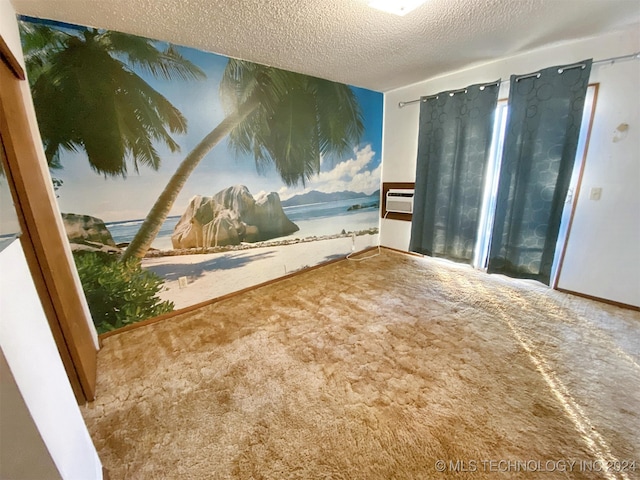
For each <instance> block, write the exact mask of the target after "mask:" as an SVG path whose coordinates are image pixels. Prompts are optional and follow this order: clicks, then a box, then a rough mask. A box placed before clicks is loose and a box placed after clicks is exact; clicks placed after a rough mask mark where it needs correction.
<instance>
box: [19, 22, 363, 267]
mask: <svg viewBox="0 0 640 480" xmlns="http://www.w3.org/2000/svg"><path fill="white" fill-rule="evenodd" d="M21 27H22V36H23V45H24V49H25V59H26V62H27V69H28V73H29V78H30V82H31V87H32V94H33V97H34V103H35V107H36V111H37V112H38V121H39V125H40V130H41V134H42V138H43V142H44V146H45V151H46V153H47V158H48V160H49V164H50V166H51V167H54V168H55V167H58V166H60V163H59V154H60V152H61V150H70V151H78V150H81V149H83V150H85V151H86V153H87V155H88V160H89V164H90V165H91V167H92V168H93V169H94V170H95V171H96V172H98V173H100V174H104V175H106V176H125V175H126V174H127V159H130V160H131V161H132V163H133V167H134V169H135V171H138V167H139V165H140V164H141V165H145V166H149V167H151V168H153V169H155V170H157V169H158V167H159V165H160V158H159V156H158V153H157V151H156V150H155V148H154V146H153V145H154V142H156V141H160V142H163V143H165V144H166V145H167V146H168V147H169V149H170V150H171V151H177V150H178V149H179V146H178V145H177V143H176V142H175V141H174V140H173V139H172V138H171V136H170V134H171V133H183V132H184V131H185V129H186V119H184V118H183V116H182V114H181V113H180V112H179V111H178V110H177V109H176V108H175V107H174V106H173V105H171V103H170V102H169V101H168V100H166V99H165V98H164V97H163V96H162V95H160V94H159V93H158V92H156V91H155V90H154V89H153V88H151V87H150V86H149V85H148V84H147V83H146V82H145V81H144V80H143V79H142V78H140V77H139V76H138V75H136V74H135V72H134V69H135V68H140V69H143V70H146V71H148V72H150V73H152V74H154V75H161V76H163V77H165V78H173V76H174V75H177V76H178V77H180V78H182V79H197V78H202V77H203V76H204V74H203V73H202V71H201V70H200V69H199V68H198V67H196V66H195V65H193V64H191V63H190V62H188V61H187V60H185V59H184V58H183V57H181V56H180V55H179V53H178V52H177V51H176V50H175V48H173V47H169V48H167V49H166V50H165V51H160V50H158V49H157V48H156V47H155V46H154V45H153V43H152V42H151V41H150V40H147V39H143V38H140V37H134V36H130V35H126V34H122V33H117V32H110V31H106V32H105V31H100V30H95V29H84V30H82V31H81V32H80V33H76V34H71V33H65V32H61V31H59V30H57V29H53V28H50V27H48V26H44V25H39V24H31V23H29V22H21ZM220 97H221V100H222V104H223V106H224V108H225V113H226V117H225V118H224V119H223V120H222V122H221V123H220V124H218V125H217V126H215V128H214V129H213V130H212V131H211V132H210V133H209V134H207V135H206V136H205V137H204V138H203V139H202V140H201V141H200V143H198V144H197V145H196V146H195V148H194V149H193V150H192V151H191V152H190V153H189V154H188V155H187V156H186V157H185V159H184V160H183V161H182V163H181V164H180V165H179V167H178V169H177V170H176V172H175V173H174V174H173V176H172V177H171V179H170V180H169V182H168V184H167V186H166V187H165V189H164V191H163V192H162V193H161V194H160V196H159V197H158V199H157V200H156V202H155V204H154V205H153V207H152V208H151V210H150V211H149V213H148V215H147V217H146V219H145V221H144V222H143V224H142V226H141V227H140V229H139V231H138V233H137V234H136V235H135V237H134V239H133V240H132V242H131V243H130V245H129V247H128V248H127V249H126V250H125V252H124V254H123V255H122V257H121V259H122V261H127V260H128V259H131V258H142V257H144V255H145V254H146V252H147V251H148V249H149V248H150V246H151V243H152V242H153V240H154V239H155V238H156V236H157V235H158V232H159V231H160V228H161V226H162V224H163V222H164V221H165V220H166V218H167V216H168V214H169V211H170V210H171V208H172V206H173V204H174V202H175V200H176V198H177V197H178V194H179V193H180V191H181V190H182V188H183V187H184V185H185V183H186V182H187V180H188V178H189V176H190V175H191V173H192V172H193V171H194V169H195V168H196V167H197V165H198V164H199V163H200V161H201V160H202V159H203V158H204V157H205V156H206V155H207V154H208V153H209V152H210V151H211V150H212V149H213V148H214V147H215V146H216V145H217V144H218V143H219V142H220V141H221V140H223V139H224V138H225V137H227V136H228V137H229V145H230V147H231V148H232V149H234V150H235V151H236V152H239V153H243V154H249V155H251V156H252V157H253V159H254V160H255V164H256V168H257V169H258V171H261V170H263V169H265V168H266V167H267V166H268V165H274V166H275V169H276V171H277V172H278V174H279V175H280V177H281V178H282V180H283V181H284V183H285V184H286V185H287V186H292V185H297V184H298V183H302V184H304V183H305V181H306V180H308V179H309V178H311V177H312V176H313V175H314V174H316V173H319V171H320V164H321V159H322V158H330V157H332V156H336V157H337V156H340V155H344V154H345V153H348V152H349V151H350V149H351V148H352V147H353V146H356V145H357V144H358V143H359V140H360V137H361V136H362V133H363V130H364V126H363V120H362V113H361V110H360V105H359V104H358V101H357V98H356V96H355V94H354V92H353V90H351V88H350V87H349V86H347V85H343V84H338V83H334V82H330V81H328V80H322V79H319V78H315V77H310V76H307V75H302V74H297V73H293V72H288V71H284V70H279V69H276V68H272V67H267V66H263V65H257V64H254V63H250V62H244V61H240V60H234V59H230V60H229V62H228V64H227V66H226V68H225V71H224V74H223V79H222V81H221V84H220Z"/></svg>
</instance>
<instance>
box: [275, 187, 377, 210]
mask: <svg viewBox="0 0 640 480" xmlns="http://www.w3.org/2000/svg"><path fill="white" fill-rule="evenodd" d="M379 196H380V190H376V191H375V192H373V193H372V194H371V195H367V194H366V193H362V192H350V191H346V190H345V191H343V192H332V193H325V192H318V191H317V190H311V191H310V192H307V193H302V194H300V195H294V196H293V197H291V198H288V199H287V200H283V201H282V206H283V207H297V206H298V205H311V204H312V203H326V202H337V201H339V200H351V199H353V198H364V197H379Z"/></svg>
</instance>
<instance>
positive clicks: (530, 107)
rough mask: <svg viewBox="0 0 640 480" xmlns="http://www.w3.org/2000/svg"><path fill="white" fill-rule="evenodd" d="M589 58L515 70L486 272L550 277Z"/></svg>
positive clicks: (522, 276)
mask: <svg viewBox="0 0 640 480" xmlns="http://www.w3.org/2000/svg"><path fill="white" fill-rule="evenodd" d="M590 72H591V60H585V61H583V62H579V64H576V65H569V66H564V67H561V66H557V67H550V68H547V69H545V70H542V71H540V72H536V73H533V74H529V75H523V76H516V75H514V76H512V77H511V82H510V85H511V89H510V93H509V111H508V117H507V131H506V135H505V143H504V149H503V154H502V160H501V165H500V178H499V183H498V195H497V200H496V214H495V220H494V225H493V233H492V237H491V247H490V253H489V264H488V272H489V273H502V274H505V275H508V276H512V277H518V278H531V279H535V280H539V281H540V282H543V283H545V284H547V285H548V284H549V283H550V279H551V267H552V264H553V258H554V254H555V249H556V242H557V240H558V231H559V229H560V220H561V216H562V210H563V207H564V202H565V197H566V195H567V190H568V188H569V182H570V180H571V173H572V169H573V164H574V162H575V156H576V149H577V146H578V135H579V133H580V124H581V122H582V111H583V108H584V101H585V96H586V91H587V87H588V82H589V74H590Z"/></svg>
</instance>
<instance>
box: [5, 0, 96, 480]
mask: <svg viewBox="0 0 640 480" xmlns="http://www.w3.org/2000/svg"><path fill="white" fill-rule="evenodd" d="M0 35H2V38H3V39H4V40H5V41H6V43H7V45H8V46H9V48H10V49H11V51H12V53H13V54H14V55H15V56H16V58H17V59H18V60H19V61H20V62H22V53H21V50H20V40H19V35H18V29H17V23H16V21H15V11H14V9H13V7H12V5H11V4H10V2H9V0H0ZM24 88H25V89H26V92H28V85H27V84H26V82H24ZM28 108H29V109H30V110H31V120H32V121H31V125H32V128H35V127H34V125H35V114H34V113H33V108H32V106H31V105H28ZM34 134H35V135H38V134H37V130H36V131H35V133H34ZM43 158H44V157H43ZM43 168H46V167H43ZM50 193H51V194H52V195H53V189H51V192H50ZM52 198H54V197H52ZM60 227H61V228H62V223H61V222H60ZM66 254H69V258H70V252H66ZM70 261H71V259H70ZM0 272H1V274H0V349H1V350H2V355H3V357H4V358H5V359H6V365H7V366H8V368H9V369H10V371H11V376H12V378H13V380H12V382H14V383H15V386H16V387H17V389H18V390H19V392H20V395H21V397H22V400H23V401H24V406H26V408H27V410H28V412H29V415H28V416H25V415H21V416H20V418H21V419H22V421H23V422H24V423H23V424H22V425H20V423H17V424H16V423H12V424H7V425H9V426H8V427H7V428H15V429H25V430H33V428H34V427H35V429H37V431H38V433H39V436H40V437H41V439H42V441H43V442H44V445H45V446H46V450H44V449H42V448H39V447H37V446H34V447H33V450H32V451H30V452H25V454H26V455H30V456H31V458H32V462H30V463H24V462H22V460H24V458H20V457H15V462H16V464H19V465H7V464H6V463H5V464H4V465H3V467H2V468H3V472H5V471H8V469H10V468H12V467H16V468H19V469H21V470H23V469H27V470H26V471H22V472H21V474H22V475H24V478H42V477H41V476H39V474H38V472H39V470H38V468H42V466H43V465H45V468H47V467H46V466H47V465H48V466H49V467H50V466H51V463H53V465H55V468H56V469H57V471H58V474H59V476H60V478H62V479H64V480H75V479H78V480H91V479H101V478H102V466H101V464H100V459H99V458H98V455H97V452H96V450H95V448H94V446H93V443H92V441H91V438H90V436H89V433H88V431H87V428H86V425H85V424H84V420H83V419H82V416H81V414H80V409H79V408H78V405H77V403H76V400H75V397H74V394H73V391H72V389H71V385H70V384H69V380H68V378H67V376H66V372H65V370H64V366H63V364H62V360H61V359H60V356H59V354H58V350H57V348H56V345H55V342H54V340H53V336H52V334H51V330H50V329H49V324H48V322H47V319H46V317H45V314H44V311H43V309H42V306H41V304H40V300H39V297H38V294H37V292H36V289H35V286H34V283H33V280H32V278H31V274H30V272H29V269H28V266H27V263H26V259H25V257H24V252H23V250H22V247H21V245H20V242H19V241H16V242H14V243H13V244H11V245H10V246H9V247H7V248H6V249H5V250H3V251H2V252H0ZM88 318H90V316H89V317H88ZM94 340H95V338H94ZM4 381H5V379H4V376H3V382H4ZM12 382H9V384H8V385H7V388H12ZM3 388H4V385H3ZM4 393H5V392H4V391H3V394H4ZM9 393H10V392H7V395H8V394H9ZM9 397H11V398H14V399H16V397H15V395H9ZM16 401H17V399H16ZM18 405H19V402H18ZM7 408H8V407H7V405H3V406H2V415H3V417H4V416H5V415H11V413H12V412H11V411H10V409H9V411H6V410H5V409H7ZM16 408H20V407H19V406H17V407H16ZM14 413H15V415H16V419H17V418H18V414H19V411H18V410H16V411H15V412H14ZM4 426H5V424H4V423H3V427H4ZM5 433H6V432H4V431H3V437H4V434H5ZM17 435H18V434H17V433H16V436H17ZM30 438H31V440H33V441H36V439H35V438H34V437H33V436H31V437H30ZM5 448H9V447H8V446H5V442H3V443H2V445H0V449H2V450H3V463H4V460H6V459H7V456H5V455H4V453H6V451H5ZM43 455H48V456H49V457H50V458H48V459H47V458H44V457H43ZM9 458H10V457H9ZM31 468H33V470H32V471H31V470H29V469H31ZM3 478H5V477H3ZM7 478H13V477H7ZM54 478H55V477H54Z"/></svg>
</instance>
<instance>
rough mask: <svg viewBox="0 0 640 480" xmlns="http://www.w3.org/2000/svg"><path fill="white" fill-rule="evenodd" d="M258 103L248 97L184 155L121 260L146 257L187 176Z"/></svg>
mask: <svg viewBox="0 0 640 480" xmlns="http://www.w3.org/2000/svg"><path fill="white" fill-rule="evenodd" d="M257 106H258V102H257V100H255V99H253V100H252V99H249V100H247V101H246V102H245V103H243V104H242V105H241V106H240V108H238V110H237V111H236V112H234V113H232V114H231V115H229V116H227V117H226V118H225V119H224V120H222V122H220V124H219V125H218V126H217V127H216V128H214V129H213V130H212V131H211V132H210V133H209V134H207V136H206V137H204V138H203V139H202V140H201V141H200V143H198V145H196V146H195V148H194V149H193V150H191V152H190V153H189V154H188V155H187V156H186V157H185V159H184V160H183V161H182V163H181V164H180V166H179V167H178V169H177V170H176V172H175V173H174V174H173V175H172V177H171V179H170V180H169V182H168V183H167V186H166V187H164V190H163V191H162V193H161V194H160V196H159V197H158V199H157V200H156V202H155V203H154V204H153V207H151V210H150V211H149V213H148V214H147V217H146V218H145V220H144V222H143V223H142V225H141V226H140V229H139V230H138V233H136V235H135V237H134V238H133V240H132V241H131V243H130V244H129V246H128V247H127V249H126V250H125V251H124V254H123V255H122V257H121V259H120V260H121V261H122V262H124V261H126V260H128V259H130V258H143V257H144V256H145V254H146V253H147V251H148V250H149V247H151V243H152V242H153V241H154V240H155V238H156V236H157V235H158V232H159V231H160V228H161V227H162V224H163V223H164V221H165V220H166V219H167V216H168V215H169V212H170V211H171V208H172V207H173V204H174V202H175V201H176V198H178V195H179V194H180V191H181V190H182V187H184V184H185V183H186V182H187V179H188V178H189V176H190V175H191V173H192V172H193V170H194V169H195V168H196V167H197V166H198V164H199V163H200V160H202V159H203V158H204V156H205V155H206V154H207V153H209V152H210V151H211V149H212V148H213V147H215V146H216V145H217V144H218V142H220V140H222V139H223V138H224V137H226V136H227V135H228V134H229V132H230V131H231V130H232V129H233V128H234V127H235V126H236V125H238V123H240V122H241V121H243V120H244V119H245V118H246V117H247V116H248V115H249V114H250V113H251V112H252V111H253V110H255V109H256V108H257Z"/></svg>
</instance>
